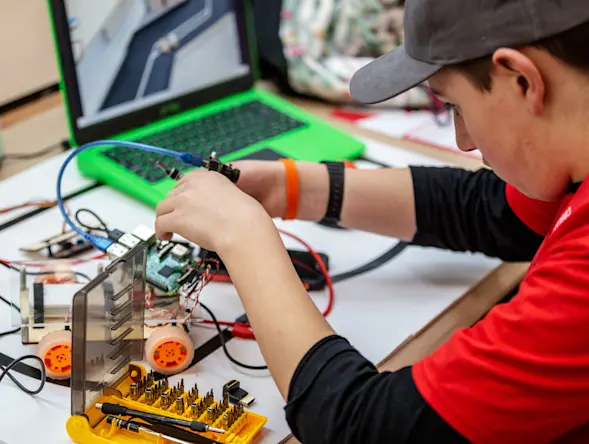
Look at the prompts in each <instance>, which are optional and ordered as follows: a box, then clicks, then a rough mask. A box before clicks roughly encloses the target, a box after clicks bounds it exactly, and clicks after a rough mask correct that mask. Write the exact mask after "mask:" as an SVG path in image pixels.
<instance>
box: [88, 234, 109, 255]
mask: <svg viewBox="0 0 589 444" xmlns="http://www.w3.org/2000/svg"><path fill="white" fill-rule="evenodd" d="M84 237H85V238H86V239H88V240H89V241H90V242H91V243H92V245H94V246H95V247H96V248H98V249H99V250H100V251H103V252H106V250H108V248H109V247H110V246H111V245H112V244H113V243H114V242H113V241H112V240H110V239H108V238H106V237H102V236H95V235H86V236H84Z"/></svg>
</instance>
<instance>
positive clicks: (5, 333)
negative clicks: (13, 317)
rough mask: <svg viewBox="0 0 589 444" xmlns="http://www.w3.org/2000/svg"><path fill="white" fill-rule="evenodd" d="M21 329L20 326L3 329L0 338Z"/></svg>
mask: <svg viewBox="0 0 589 444" xmlns="http://www.w3.org/2000/svg"><path fill="white" fill-rule="evenodd" d="M19 331H20V328H18V327H17V328H15V329H13V330H7V331H3V332H2V333H0V338H3V337H4V336H9V335H13V334H15V333H18V332H19Z"/></svg>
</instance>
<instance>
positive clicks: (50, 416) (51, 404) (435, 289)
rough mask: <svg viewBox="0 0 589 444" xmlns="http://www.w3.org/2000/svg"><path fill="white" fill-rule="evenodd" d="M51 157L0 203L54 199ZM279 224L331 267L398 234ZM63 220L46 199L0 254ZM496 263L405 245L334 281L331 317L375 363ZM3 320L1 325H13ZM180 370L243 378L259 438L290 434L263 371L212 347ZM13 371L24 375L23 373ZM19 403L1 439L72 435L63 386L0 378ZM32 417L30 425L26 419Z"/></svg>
mask: <svg viewBox="0 0 589 444" xmlns="http://www.w3.org/2000/svg"><path fill="white" fill-rule="evenodd" d="M367 154H368V156H369V157H373V158H375V159H379V160H380V161H382V162H385V163H388V164H391V165H395V166H403V165H407V164H408V163H412V164H430V165H436V164H438V165H439V164H440V162H439V161H436V160H434V159H431V158H427V157H425V156H422V155H417V154H414V153H411V152H409V151H405V150H401V149H399V150H395V149H392V148H390V147H384V146H382V145H379V144H378V143H374V142H370V143H369V149H368V153H367ZM58 164H59V162H58V161H57V160H51V161H48V162H45V163H44V164H42V165H40V166H38V167H37V174H35V177H36V178H38V179H39V181H40V183H38V184H37V185H33V184H32V181H31V180H30V177H31V175H30V174H29V173H28V172H24V173H22V174H20V175H17V176H15V177H13V178H11V179H10V180H8V181H5V182H4V183H0V196H2V197H1V198H0V199H1V200H2V204H5V203H8V204H9V203H18V202H21V201H23V200H27V199H30V198H33V197H35V198H53V197H54V194H53V193H54V188H55V186H54V182H55V175H56V172H57V166H58ZM67 177H68V180H67V185H66V190H64V192H66V193H67V192H69V191H73V190H74V189H76V188H80V187H83V186H85V185H87V184H88V181H87V180H85V179H83V178H81V177H80V176H79V175H78V173H77V171H76V169H75V165H74V164H72V165H71V169H69V170H68V174H67ZM5 200H7V201H5ZM69 206H70V208H71V209H72V210H75V209H77V208H80V207H86V208H90V209H92V210H94V211H96V212H97V213H98V214H99V215H100V216H101V217H103V218H104V219H105V221H106V222H107V223H108V224H110V225H112V226H116V227H118V228H120V229H123V230H129V229H132V228H133V227H134V226H135V225H137V224H139V223H143V224H146V225H149V224H152V223H153V220H154V212H153V210H152V209H150V208H148V207H146V206H144V205H142V204H140V203H138V202H136V201H134V200H132V199H131V198H129V197H127V196H124V195H122V194H120V193H118V192H117V191H114V190H112V189H110V188H107V187H101V188H99V189H96V190H93V191H90V192H88V193H86V194H84V195H83V196H80V197H78V198H75V199H73V200H71V201H70V202H69ZM0 223H2V221H0ZM277 224H278V225H279V226H281V227H282V228H284V229H286V230H288V231H291V232H293V233H295V234H298V235H299V236H301V237H302V238H303V239H305V240H306V241H308V242H309V243H310V244H311V245H312V246H313V247H314V248H315V249H317V250H318V251H323V252H326V253H327V254H328V255H329V257H330V261H331V271H332V273H340V272H343V271H346V270H349V269H353V268H356V267H358V266H359V265H362V264H364V263H366V262H369V261H370V260H372V259H374V258H376V257H377V256H379V255H380V254H381V253H383V252H384V251H386V250H387V249H389V248H390V247H391V246H392V245H393V244H394V243H395V242H396V240H394V239H387V238H384V237H381V236H376V235H371V234H367V233H362V232H354V231H341V230H331V229H328V228H325V227H321V226H319V225H316V224H311V223H304V222H296V221H295V222H292V221H291V222H283V221H277ZM60 226H61V218H60V215H59V212H58V210H57V209H56V208H53V209H51V210H48V211H45V212H44V213H42V214H40V215H38V216H36V217H33V218H31V219H28V220H26V221H24V222H22V223H20V224H18V225H15V226H13V227H11V228H8V229H6V230H4V231H1V232H0V251H1V254H0V257H2V258H5V259H9V260H15V259H25V256H24V255H23V254H22V253H21V252H19V250H18V248H19V246H20V245H23V244H25V243H27V242H30V241H33V240H37V239H39V238H41V237H44V236H48V235H51V234H54V233H55V232H56V231H57V230H59V228H60ZM285 243H286V245H287V246H289V247H290V246H295V245H296V244H294V243H292V242H291V241H290V240H289V239H285ZM498 265H499V262H498V261H496V260H491V259H488V258H485V257H483V256H481V255H472V254H458V253H451V252H444V251H438V250H434V249H427V250H424V249H421V248H413V247H411V248H409V249H407V250H405V251H404V252H403V253H402V254H401V255H400V256H399V257H397V258H396V259H394V260H393V261H391V262H389V263H388V264H386V265H384V266H383V267H381V268H379V269H377V270H374V271H372V272H370V273H367V274H365V275H361V276H358V277H356V278H353V279H351V280H348V281H344V282H341V283H339V284H336V287H335V304H334V308H333V311H332V313H331V314H330V315H329V317H328V320H329V321H330V323H331V324H332V325H333V327H334V328H335V329H336V330H337V331H338V333H340V334H342V335H343V336H345V337H347V338H348V339H349V340H350V341H351V342H352V343H353V344H354V345H355V346H356V347H357V348H358V349H359V350H360V351H361V352H362V353H363V354H364V355H365V356H366V357H367V358H368V359H370V360H371V361H373V362H375V363H377V362H379V361H381V360H382V359H383V358H385V357H386V356H387V355H389V354H390V352H391V351H392V350H393V349H394V348H396V347H397V346H398V345H399V344H401V343H402V342H403V341H404V340H405V339H406V338H408V337H409V336H411V335H412V334H414V333H416V332H417V331H419V330H420V329H421V328H422V327H424V326H425V325H426V324H427V323H429V322H430V321H431V320H432V319H434V318H435V317H436V316H437V315H438V314H439V313H441V312H442V311H443V310H445V309H446V308H447V307H448V306H449V305H451V304H452V302H454V301H455V300H456V299H457V298H458V297H460V296H461V295H462V294H464V293H465V292H466V291H467V290H468V289H469V288H471V287H472V286H474V285H475V284H476V283H477V282H478V281H480V280H481V279H482V278H483V277H484V276H485V275H487V274H488V273H489V272H491V271H492V270H493V269H494V268H495V267H496V266H498ZM7 273H9V272H8V271H4V270H2V271H0V292H1V291H6V282H7V280H8V279H9V278H8V274H7ZM2 282H4V284H1V283H2ZM3 285H4V290H3ZM4 296H7V295H4ZM201 297H202V301H203V302H205V303H206V304H207V305H208V306H209V307H210V308H211V309H212V310H213V312H214V313H215V315H216V316H217V317H218V318H219V319H222V320H232V319H234V318H235V317H236V316H238V315H240V314H242V313H243V307H242V305H241V302H240V300H239V298H238V296H237V294H236V292H235V290H234V288H233V287H232V286H230V285H226V284H211V285H210V286H208V287H207V288H206V289H205V291H203V294H202V296H201ZM313 298H314V300H315V301H316V303H317V305H318V306H319V307H323V306H324V304H325V302H326V294H322V293H320V294H314V295H313ZM9 310H10V308H9V307H7V306H5V305H2V306H0V319H10V315H9V314H8V311H9ZM5 327H6V328H7V329H8V328H10V327H11V326H10V325H5ZM215 334H216V333H215V331H214V330H212V329H211V328H205V327H195V328H194V329H193V330H192V337H193V341H194V342H195V345H196V346H199V345H201V344H203V343H204V342H206V341H207V340H208V339H210V338H211V337H213V336H214V335H215ZM228 347H229V348H230V350H231V352H232V353H233V354H234V355H235V357H236V358H237V359H240V360H242V361H245V362H248V363H252V364H260V363H262V357H261V354H260V351H259V349H258V346H257V344H256V343H255V342H253V341H245V340H239V339H233V340H232V341H230V343H229V344H228ZM32 350H33V348H32V347H30V346H27V347H25V346H22V345H21V343H20V338H19V337H18V335H12V336H9V337H4V338H0V351H1V352H3V353H5V354H7V355H9V356H12V357H18V356H21V355H23V354H26V353H30V352H31V351H32ZM181 376H182V377H183V378H184V380H185V382H186V384H188V385H190V384H192V383H194V382H198V384H199V387H201V390H208V389H209V388H211V387H212V388H214V390H215V392H216V393H220V389H221V386H222V384H223V383H225V382H226V381H228V380H229V379H238V380H240V381H241V383H242V386H243V387H244V388H245V389H246V390H248V391H250V392H251V393H252V394H253V395H254V396H255V397H256V398H257V402H256V404H255V405H254V406H253V407H252V410H254V411H256V412H258V413H260V414H263V415H266V416H268V418H269V420H268V423H267V425H266V428H265V430H264V433H263V434H262V436H261V439H260V442H262V441H263V442H269V443H276V442H279V441H281V440H283V439H284V438H286V437H287V436H288V435H289V430H288V427H287V425H286V422H285V420H284V413H283V410H282V408H283V405H284V402H283V400H282V399H281V397H280V395H279V393H278V390H277V389H276V387H275V386H274V383H273V381H272V379H271V378H270V377H269V376H268V374H267V373H266V372H249V371H244V370H242V369H239V368H236V367H234V366H233V365H232V364H231V363H230V362H229V361H228V360H227V359H226V357H225V355H224V354H223V352H222V350H220V349H219V350H217V351H216V352H214V353H213V354H211V355H209V356H208V357H206V358H205V359H203V360H202V361H201V362H199V363H198V364H197V365H196V366H195V367H194V368H192V369H189V370H187V371H186V372H185V373H184V374H183V375H181ZM17 377H21V378H23V377H22V376H21V375H17ZM179 377H180V376H178V377H177V378H179ZM175 379H176V377H175V378H174V379H173V380H175ZM16 406H19V407H21V406H22V407H25V408H26V409H27V410H26V411H27V415H26V417H25V416H24V415H19V414H18V413H17V411H16V409H15V410H14V412H15V413H14V414H13V415H12V414H3V415H2V416H1V417H0V440H3V441H5V442H7V443H8V444H21V443H22V444H25V443H27V444H28V443H33V442H46V443H60V444H61V443H63V444H65V443H68V442H70V441H69V439H68V437H67V434H66V432H65V421H66V419H67V417H68V415H69V390H68V389H66V388H63V387H56V386H53V385H51V384H48V385H47V386H46V388H45V390H44V391H43V392H42V393H41V394H40V395H38V396H36V397H31V396H28V395H26V394H24V393H22V392H20V391H19V390H18V388H16V387H15V386H14V385H13V383H12V382H11V381H10V380H8V378H6V379H5V380H4V381H2V383H0V409H2V411H3V412H6V410H7V409H11V408H13V409H14V407H16ZM19 410H20V408H19ZM31 424H35V426H34V427H31V426H30V425H31Z"/></svg>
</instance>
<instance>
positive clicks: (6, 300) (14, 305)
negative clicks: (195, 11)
mask: <svg viewBox="0 0 589 444" xmlns="http://www.w3.org/2000/svg"><path fill="white" fill-rule="evenodd" d="M0 301H2V302H4V303H5V304H6V305H10V306H11V307H12V308H14V309H15V310H16V311H17V312H18V313H20V307H19V306H18V305H16V304H15V303H14V302H10V301H9V300H8V299H6V298H5V297H4V296H2V295H0Z"/></svg>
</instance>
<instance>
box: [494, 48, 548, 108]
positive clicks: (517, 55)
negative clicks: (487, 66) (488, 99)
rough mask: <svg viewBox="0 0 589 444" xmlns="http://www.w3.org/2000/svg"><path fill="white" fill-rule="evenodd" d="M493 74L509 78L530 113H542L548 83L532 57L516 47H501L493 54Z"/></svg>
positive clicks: (509, 82) (510, 83) (515, 92)
mask: <svg viewBox="0 0 589 444" xmlns="http://www.w3.org/2000/svg"><path fill="white" fill-rule="evenodd" d="M493 75H494V76H496V77H502V78H503V79H504V80H507V84H508V85H510V86H511V87H512V90H513V91H512V92H513V93H514V94H516V95H517V96H518V97H521V98H522V100H524V101H525V103H526V106H527V108H528V110H529V112H530V113H532V114H534V115H538V114H541V113H542V111H543V109H544V95H545V90H546V84H545V82H544V79H543V78H542V75H541V74H540V71H539V70H538V67H537V66H536V64H535V63H534V62H533V61H532V59H530V58H529V57H528V56H526V55H525V54H524V53H522V52H520V51H517V50H515V49H511V48H500V49H498V50H497V51H495V53H494V54H493Z"/></svg>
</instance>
